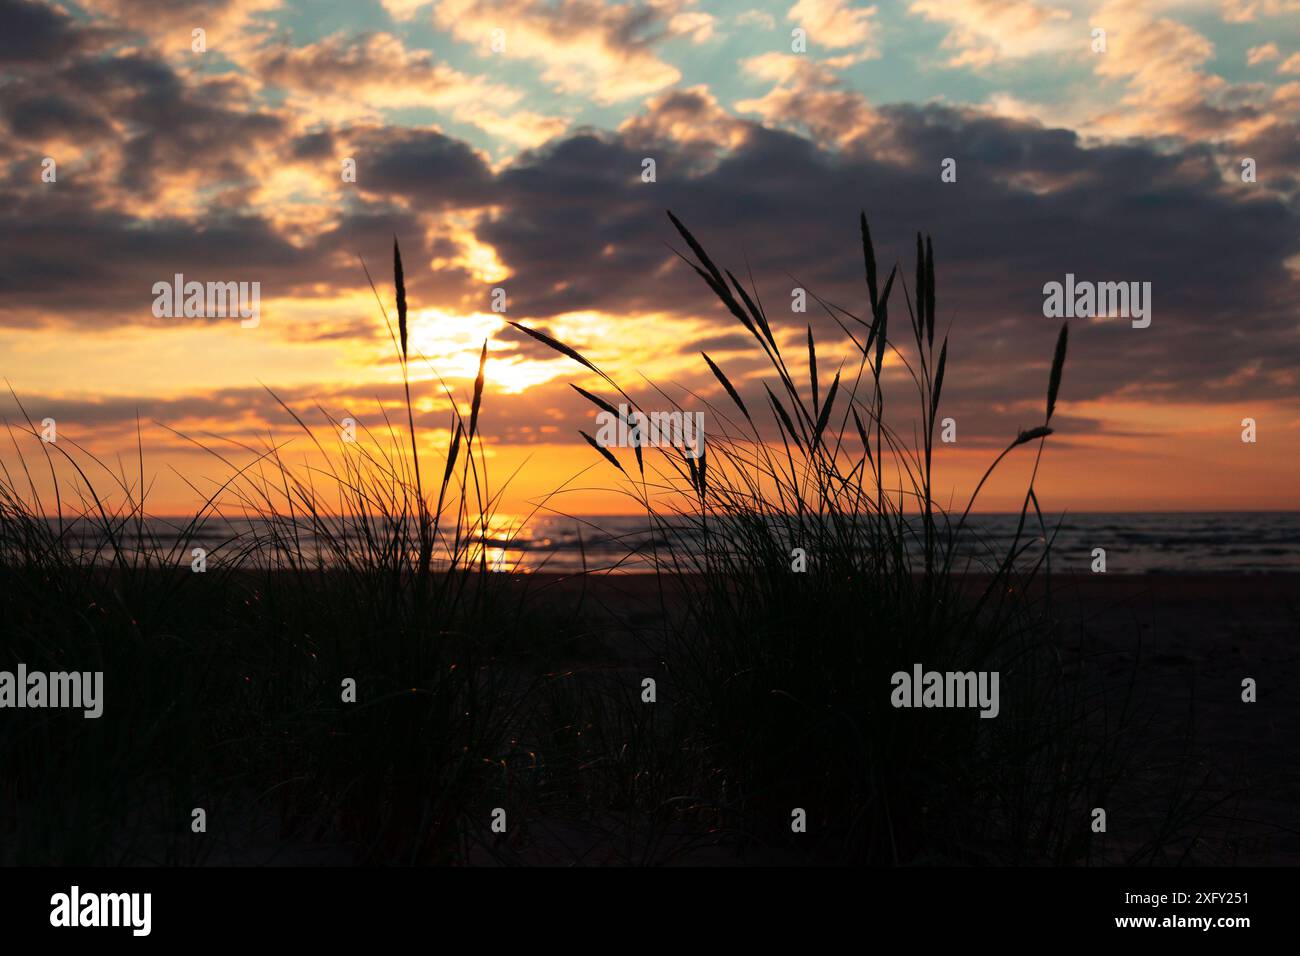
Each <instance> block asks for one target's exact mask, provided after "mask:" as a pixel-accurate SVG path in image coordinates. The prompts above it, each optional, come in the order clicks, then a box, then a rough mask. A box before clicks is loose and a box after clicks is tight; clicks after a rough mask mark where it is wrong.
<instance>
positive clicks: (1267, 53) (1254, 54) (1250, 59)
mask: <svg viewBox="0 0 1300 956" xmlns="http://www.w3.org/2000/svg"><path fill="white" fill-rule="evenodd" d="M1277 58H1278V49H1277V44H1276V43H1265V44H1262V45H1261V46H1253V47H1251V48H1250V49H1249V50H1247V51H1246V65H1247V66H1258V65H1259V64H1261V63H1267V62H1268V61H1269V60H1276V59H1277Z"/></svg>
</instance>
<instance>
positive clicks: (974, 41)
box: [908, 0, 1088, 69]
mask: <svg viewBox="0 0 1300 956" xmlns="http://www.w3.org/2000/svg"><path fill="white" fill-rule="evenodd" d="M908 10H909V11H910V12H911V13H913V14H916V15H919V16H922V17H925V19H927V20H930V21H932V22H935V23H946V24H948V26H949V30H948V35H947V36H946V37H945V38H944V41H943V46H944V48H945V49H949V50H953V51H955V52H954V53H953V55H952V56H951V57H950V58H949V59H948V66H951V67H971V68H975V69H981V68H984V67H988V66H991V65H992V64H994V63H997V62H1002V61H1006V60H1017V59H1023V58H1025V57H1030V56H1041V55H1044V54H1049V53H1060V52H1063V51H1067V50H1073V51H1076V52H1077V51H1082V50H1084V49H1086V40H1087V36H1088V31H1087V30H1086V29H1083V28H1082V27H1081V26H1080V25H1078V24H1077V23H1076V22H1075V21H1073V20H1072V19H1071V14H1070V11H1069V10H1067V9H1064V8H1062V7H1057V6H1051V5H1048V4H1044V3H1037V2H1034V0H915V2H914V3H912V5H911V6H910V7H909V8H908Z"/></svg>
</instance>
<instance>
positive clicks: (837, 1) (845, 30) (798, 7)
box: [785, 0, 877, 57]
mask: <svg viewBox="0 0 1300 956" xmlns="http://www.w3.org/2000/svg"><path fill="white" fill-rule="evenodd" d="M876 12H877V11H876V8H875V7H867V8H866V9H860V8H859V9H855V8H854V7H852V6H850V5H849V2H848V0H798V2H797V3H795V5H794V6H793V7H791V8H790V9H789V11H787V13H786V15H785V17H786V19H787V20H792V21H794V22H795V23H797V24H799V25H800V26H801V27H803V28H804V29H805V30H807V31H808V39H809V40H811V41H812V42H813V43H815V44H817V45H819V46H824V47H830V48H831V49H834V50H839V49H844V48H846V47H851V46H860V47H863V50H862V51H861V53H862V56H864V57H866V56H874V55H875V53H876V51H875V46H874V43H875V24H874V22H873V20H874V17H875V15H876Z"/></svg>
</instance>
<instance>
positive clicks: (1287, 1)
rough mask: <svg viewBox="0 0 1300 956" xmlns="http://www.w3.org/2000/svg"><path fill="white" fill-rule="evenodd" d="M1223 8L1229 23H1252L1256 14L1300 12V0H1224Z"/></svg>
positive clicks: (1264, 15) (1271, 15)
mask: <svg viewBox="0 0 1300 956" xmlns="http://www.w3.org/2000/svg"><path fill="white" fill-rule="evenodd" d="M1221 10H1222V12H1223V19H1224V21H1225V22H1227V23H1250V22H1252V21H1254V19H1255V17H1256V16H1261V17H1280V16H1283V15H1284V14H1291V13H1300V0H1223V2H1222V6H1221Z"/></svg>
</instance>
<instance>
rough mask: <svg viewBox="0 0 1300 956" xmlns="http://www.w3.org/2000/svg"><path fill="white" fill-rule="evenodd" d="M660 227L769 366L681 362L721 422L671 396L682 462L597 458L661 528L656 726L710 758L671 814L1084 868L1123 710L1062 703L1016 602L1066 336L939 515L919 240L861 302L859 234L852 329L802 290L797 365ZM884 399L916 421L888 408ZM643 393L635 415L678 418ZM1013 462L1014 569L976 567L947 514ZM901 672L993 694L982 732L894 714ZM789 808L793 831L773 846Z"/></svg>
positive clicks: (1045, 552)
mask: <svg viewBox="0 0 1300 956" xmlns="http://www.w3.org/2000/svg"><path fill="white" fill-rule="evenodd" d="M669 218H670V219H671V220H672V223H673V225H674V227H675V228H676V229H677V231H678V233H679V234H680V236H681V238H682V239H683V240H684V241H685V243H686V245H687V247H688V249H689V250H690V254H691V255H690V256H689V257H687V256H682V258H683V260H684V261H686V262H687V264H688V265H689V266H690V267H691V268H692V270H693V271H694V272H695V273H696V274H697V275H698V276H699V277H700V279H701V280H702V281H703V282H704V284H705V285H706V286H707V287H708V288H709V289H710V290H711V292H712V293H713V295H714V296H715V297H716V299H717V300H718V301H719V303H720V304H721V305H722V307H723V308H724V309H725V310H726V311H727V312H728V313H730V315H731V316H732V317H734V319H735V320H736V321H737V322H738V323H739V324H740V326H741V327H742V328H743V329H744V330H745V332H746V333H747V334H748V336H749V338H750V339H751V340H752V348H753V350H754V353H755V354H756V355H760V356H762V357H763V358H765V360H766V369H767V374H765V375H760V376H755V375H753V374H749V375H747V376H746V377H745V379H744V380H743V381H740V382H737V381H735V380H733V379H732V378H731V377H729V376H728V374H727V372H726V369H725V368H724V364H723V363H721V362H717V361H715V360H714V359H713V358H712V357H710V356H709V355H707V354H703V353H702V356H701V357H702V359H703V362H704V364H705V365H706V366H707V368H708V370H709V372H710V373H711V375H712V376H713V377H714V378H715V379H716V381H717V382H718V384H719V386H720V391H719V393H718V398H717V400H716V401H710V400H708V399H705V398H703V397H701V396H699V395H694V394H692V395H690V396H689V399H687V400H689V401H691V402H693V403H695V405H696V406H697V407H698V406H699V405H702V406H704V407H705V409H706V410H707V415H708V422H709V428H708V436H707V441H706V442H705V446H704V453H703V454H699V455H696V454H693V453H691V450H690V449H687V448H684V447H672V446H671V445H661V446H660V447H658V448H656V449H655V450H654V452H653V453H645V452H643V450H642V447H641V446H640V445H636V446H635V447H634V449H633V450H634V459H628V458H627V457H625V456H624V457H620V456H619V455H618V454H617V449H611V448H608V447H605V446H604V445H601V446H600V447H598V449H597V450H598V451H599V452H600V453H601V455H602V456H603V457H604V458H605V459H606V461H608V462H609V463H610V464H612V465H613V466H614V467H615V468H617V469H618V472H619V474H620V476H621V477H622V478H623V479H624V480H623V481H622V483H621V485H620V487H621V488H622V489H623V490H624V491H625V492H626V493H627V494H628V495H630V496H632V497H633V498H634V499H635V500H636V501H637V503H638V507H639V508H640V509H642V510H643V511H644V513H645V515H646V518H647V521H648V522H649V523H650V524H651V525H653V526H654V527H655V528H656V529H657V530H658V531H659V532H660V533H659V534H656V535H655V536H654V537H653V539H652V543H651V545H650V546H648V547H647V548H645V550H644V553H643V554H642V555H641V557H642V558H643V559H644V561H645V562H646V563H648V564H649V565H650V566H652V567H653V569H654V571H655V573H657V574H659V575H661V576H664V577H665V579H667V578H671V579H672V581H673V583H674V587H673V588H672V590H673V591H674V593H677V594H679V595H680V597H679V598H678V599H675V600H674V602H673V607H672V608H671V609H670V608H665V613H664V621H665V627H666V628H667V631H668V639H667V644H666V648H665V655H666V661H667V666H668V668H669V670H670V672H671V675H672V680H673V686H674V688H675V689H676V695H677V701H676V703H675V705H674V708H675V711H676V712H677V713H678V715H679V716H682V715H688V716H686V717H685V719H684V725H690V726H692V727H694V728H695V731H694V739H695V740H696V742H697V744H698V746H699V747H700V748H701V749H703V750H704V751H705V752H707V753H708V756H709V760H710V761H711V762H712V765H711V766H710V767H709V768H707V771H706V772H703V773H700V774H698V775H697V776H696V778H695V779H693V780H680V781H679V783H678V792H679V794H690V795H691V797H690V799H688V800H684V801H683V804H684V805H689V806H690V807H692V808H693V810H695V811H698V810H700V809H701V808H711V810H713V811H716V812H717V813H719V814H721V818H722V819H724V820H725V823H724V824H723V825H721V826H720V828H719V832H724V831H725V832H731V833H743V834H746V836H745V837H744V839H745V840H746V841H748V843H749V844H751V845H761V846H767V847H771V846H777V847H782V848H784V850H785V851H787V852H789V853H791V854H795V855H796V856H802V857H804V858H806V859H809V860H837V861H853V862H865V863H890V864H900V863H911V862H918V861H927V860H928V861H950V862H968V863H991V862H999V863H1075V862H1082V861H1089V860H1093V861H1096V860H1097V859H1098V858H1099V857H1098V853H1097V851H1096V849H1095V846H1096V844H1095V842H1094V841H1091V840H1090V839H1089V836H1090V833H1089V823H1090V817H1089V809H1090V808H1091V807H1095V806H1100V805H1106V801H1107V800H1108V799H1110V798H1111V796H1112V794H1113V790H1114V787H1115V784H1116V782H1117V781H1118V780H1119V779H1120V778H1121V776H1122V774H1123V773H1124V772H1125V770H1126V768H1127V763H1126V755H1131V748H1127V747H1126V746H1125V747H1122V746H1121V745H1120V744H1119V743H1118V742H1119V741H1121V740H1123V739H1124V732H1125V727H1124V721H1125V720H1126V719H1127V717H1128V716H1130V715H1128V714H1127V713H1126V712H1124V710H1123V708H1122V707H1117V706H1116V705H1115V704H1114V702H1112V703H1111V704H1110V705H1105V704H1103V702H1102V701H1101V700H1100V698H1099V697H1098V695H1097V694H1096V693H1094V692H1091V691H1087V690H1084V689H1083V682H1081V681H1079V680H1078V679H1077V678H1078V675H1077V673H1074V672H1073V671H1072V667H1071V665H1069V664H1067V663H1065V662H1064V659H1063V657H1062V654H1061V647H1060V645H1059V641H1060V635H1059V634H1058V633H1057V632H1056V630H1055V628H1054V625H1053V619H1052V617H1051V612H1050V607H1049V606H1048V605H1046V604H1045V602H1044V601H1043V600H1042V598H1041V597H1036V596H1035V595H1041V593H1042V592H1043V587H1042V584H1043V580H1044V579H1047V577H1048V575H1047V572H1048V570H1049V569H1050V566H1049V565H1048V561H1049V560H1050V542H1051V538H1052V532H1051V530H1050V529H1049V528H1048V527H1047V525H1046V523H1045V521H1044V518H1043V515H1042V513H1041V510H1040V507H1039V503H1038V498H1037V495H1036V493H1035V488H1034V481H1035V477H1036V475H1037V471H1038V462H1039V460H1040V459H1041V456H1042V454H1043V450H1044V447H1045V443H1046V440H1047V439H1048V438H1049V437H1050V436H1051V434H1052V433H1053V426H1052V419H1053V415H1054V413H1055V411H1056V406H1057V402H1058V399H1059V395H1060V388H1061V383H1062V378H1063V370H1064V367H1065V360H1066V354H1067V343H1068V328H1067V327H1066V326H1062V328H1061V329H1060V332H1059V335H1058V337H1057V344H1056V348H1055V351H1054V354H1053V358H1052V362H1051V366H1050V371H1049V372H1048V376H1047V382H1046V401H1045V408H1044V415H1043V419H1042V422H1041V424H1036V425H1032V426H1031V427H1028V428H1022V429H1020V430H1018V431H1017V433H1016V434H1015V435H1013V436H1009V438H1008V440H1007V443H1006V446H1005V448H1004V449H1003V450H1002V451H1001V453H1000V454H998V455H997V456H996V457H995V458H994V460H993V462H992V463H991V464H990V465H989V467H988V469H987V470H986V471H985V473H984V475H983V477H982V478H981V479H980V481H979V482H978V484H977V486H976V487H975V488H974V490H973V492H972V493H971V495H970V498H969V500H968V501H967V502H966V503H965V505H964V506H962V507H961V508H960V510H948V509H945V508H943V507H941V506H940V504H939V503H938V502H937V501H936V495H935V487H934V463H935V451H936V448H935V444H936V441H935V440H936V425H937V423H938V422H939V421H940V419H939V408H940V403H941V399H942V394H943V386H944V380H945V375H946V374H947V372H948V336H947V334H946V333H945V332H943V331H942V330H941V329H940V327H939V323H938V309H937V301H938V295H937V290H936V283H935V259H934V250H933V244H932V242H931V240H930V239H929V238H928V237H927V238H925V239H924V240H923V239H922V237H921V236H920V235H918V236H917V239H916V267H915V274H914V275H915V278H914V281H913V282H912V283H910V288H909V283H908V282H907V281H906V280H904V279H903V278H902V276H901V269H900V267H899V266H894V267H893V268H891V269H890V271H889V273H888V275H887V276H884V277H883V281H882V278H881V274H880V270H879V269H878V266H877V262H876V256H875V249H874V245H873V242H872V237H871V234H870V230H869V228H868V224H867V220H866V217H865V215H863V216H862V217H861V219H860V223H859V225H860V236H861V247H862V256H863V265H864V274H865V275H864V277H865V285H866V293H867V295H866V298H867V303H868V307H867V311H866V313H865V314H863V315H858V314H855V313H854V312H851V311H849V310H848V309H845V308H843V307H841V306H840V305H837V304H834V303H832V302H829V301H825V300H823V299H821V298H819V297H817V296H816V295H815V293H813V294H811V295H812V297H813V298H814V299H815V300H816V301H817V302H818V303H819V304H820V306H821V307H822V308H823V310H824V311H825V313H826V315H827V316H828V317H829V319H830V320H832V321H833V323H834V324H835V326H836V327H837V328H838V329H839V330H840V331H841V332H842V334H843V339H842V342H843V343H845V347H846V348H847V349H848V352H849V356H848V358H843V359H838V360H835V359H832V360H828V358H827V356H826V355H825V354H824V353H823V354H819V349H818V342H817V339H816V336H815V335H814V332H813V330H812V327H811V326H809V327H808V328H807V330H806V336H805V335H803V334H802V333H803V330H800V332H801V334H800V336H799V338H800V339H801V343H800V346H801V348H800V351H801V353H802V351H803V347H804V346H805V345H806V355H804V354H801V355H800V356H799V357H798V359H796V357H794V356H792V355H790V354H788V353H789V347H790V346H789V340H788V339H787V338H786V337H785V336H784V335H783V334H782V333H783V330H780V329H778V328H776V327H775V326H774V324H773V322H772V321H771V320H770V319H769V316H768V314H767V313H766V311H765V310H764V309H763V307H762V305H761V300H760V298H759V295H758V293H757V290H756V289H755V288H753V287H751V288H749V289H747V288H746V287H745V285H743V284H742V283H741V282H740V281H739V280H738V279H737V278H736V276H735V275H734V274H733V273H732V272H730V271H729V270H724V269H721V268H719V267H718V266H717V265H716V264H715V263H714V261H713V259H712V258H711V257H710V256H709V254H708V253H707V252H706V251H705V249H704V247H703V245H702V244H701V243H700V242H699V241H698V240H697V239H696V238H695V236H694V235H692V233H691V232H690V231H689V230H688V229H687V228H686V226H685V225H684V224H683V223H682V222H680V221H679V220H678V219H677V218H676V217H675V216H673V214H672V213H671V212H670V213H669ZM899 298H902V300H903V303H902V308H901V309H900V308H899V306H898V303H897V300H898V299H899ZM900 311H901V312H904V313H905V318H906V321H905V322H900V321H899V320H898V318H897V314H898V313H899V312H900ZM900 327H901V331H900ZM521 329H522V330H523V331H525V332H527V333H528V334H530V335H532V336H533V337H534V338H536V339H538V340H540V341H542V342H544V343H546V344H548V345H550V346H551V347H553V348H554V349H555V350H556V351H558V352H560V353H561V354H564V355H567V356H569V357H570V358H572V359H574V360H575V361H577V362H579V363H580V364H581V365H582V366H583V367H585V368H586V369H587V370H589V371H591V372H594V373H595V374H596V375H597V376H598V378H599V382H600V387H599V388H598V389H597V392H600V391H603V392H604V393H605V394H603V395H602V394H598V393H597V392H592V391H589V390H587V389H579V391H580V392H581V393H582V394H583V395H584V396H586V397H587V398H588V399H589V400H590V401H591V402H592V403H593V404H594V405H596V406H597V407H599V408H600V409H602V410H603V411H605V412H609V411H610V410H611V409H613V407H614V405H615V404H618V405H620V406H622V407H624V408H626V409H629V410H635V414H636V415H640V416H643V417H641V418H640V421H641V422H642V423H644V422H645V421H647V420H649V416H648V414H647V412H646V410H645V408H644V406H643V403H641V402H638V401H637V399H636V398H634V397H633V396H632V395H631V394H630V393H629V392H627V391H625V390H624V389H623V388H622V387H621V386H620V385H619V384H618V383H616V382H615V381H614V380H613V378H611V377H610V376H609V375H608V374H606V373H605V372H604V371H603V370H601V369H600V367H599V366H598V365H597V364H596V363H595V362H593V361H592V360H591V359H590V357H588V356H584V355H582V354H580V353H579V352H577V350H575V349H573V348H572V347H571V346H568V345H566V344H564V343H561V342H558V341H555V340H553V339H552V338H550V337H549V336H547V335H545V334H544V333H540V332H538V331H536V330H532V329H528V328H524V327H522V326H521ZM801 364H803V365H804V367H805V368H806V378H804V377H803V376H801V375H800V374H799V366H800V365H801ZM832 369H833V372H832V371H831V370H832ZM900 382H901V387H902V388H904V389H906V388H908V387H909V386H910V390H911V391H912V400H911V401H910V402H907V401H906V400H904V402H903V403H902V404H901V405H898V404H897V402H898V392H899V390H900ZM654 391H655V394H654V401H656V402H659V403H668V404H670V405H671V406H672V407H673V408H674V409H675V410H679V411H680V410H682V403H681V402H680V401H677V400H674V399H673V398H672V397H671V396H669V395H668V393H667V392H666V391H665V390H663V389H659V388H655V390H654ZM660 407H662V406H660ZM900 408H901V409H902V412H903V413H902V414H900V413H899V411H898V409H900ZM909 409H910V412H911V414H910V415H909V414H908V413H907V412H908V410H909ZM626 414H627V416H628V417H629V418H632V419H633V420H632V421H631V422H629V423H628V424H630V425H631V426H633V427H635V426H636V425H637V421H636V420H635V418H634V413H633V412H632V411H629V412H627V413H626ZM584 437H586V436H585V435H584ZM588 441H589V442H591V439H588ZM591 443H592V444H596V443H595V442H591ZM1022 446H1023V450H1024V451H1026V452H1030V453H1033V454H1034V456H1035V458H1034V465H1033V472H1032V474H1031V476H1030V478H1029V481H1028V485H1027V487H1026V488H1025V490H1024V498H1023V506H1022V507H1021V509H1020V519H1019V526H1018V529H1017V532H1016V535H1015V538H1014V541H1013V543H1012V544H1011V546H1010V548H1009V549H1007V550H1005V551H1003V550H995V549H994V547H993V546H992V545H991V544H986V543H983V542H981V541H980V540H979V539H978V538H977V537H976V536H974V535H972V533H971V532H970V530H969V528H968V527H967V519H968V517H969V515H970V513H971V511H972V509H974V508H975V506H976V504H977V501H978V498H979V495H980V494H981V491H982V490H983V488H984V487H985V484H986V482H987V481H988V479H989V478H990V476H991V475H992V474H993V473H994V471H995V470H996V469H997V468H998V466H999V465H1000V464H1001V463H1002V462H1003V461H1004V460H1005V459H1006V458H1007V457H1008V456H1009V455H1011V454H1013V453H1014V452H1016V451H1017V450H1018V449H1022ZM917 665H920V666H923V667H924V670H925V671H938V672H941V673H948V672H955V673H962V674H968V673H969V674H972V675H973V674H977V673H979V674H986V675H987V674H996V675H997V678H998V680H999V682H1000V683H999V686H1000V691H1001V693H1000V704H999V706H998V708H997V709H996V714H988V715H986V716H988V717H991V718H992V719H982V718H981V717H980V714H979V712H977V711H976V710H973V709H963V708H954V707H937V708H934V709H929V708H923V709H912V708H910V707H909V708H902V707H899V706H896V704H895V702H894V700H893V698H892V695H891V688H892V687H893V686H894V683H893V678H894V675H896V674H899V673H906V674H909V675H910V674H911V673H913V669H914V667H915V666H917ZM1103 724H1104V725H1105V727H1106V731H1105V733H1097V732H1096V731H1097V728H1098V727H1100V726H1102V725H1103ZM673 744H674V741H672V740H671V738H669V740H668V743H667V745H668V746H672V745H673ZM796 809H801V810H803V811H804V813H805V814H806V817H807V820H808V823H807V830H806V833H807V835H806V836H799V835H796V834H795V833H794V832H793V829H792V826H791V819H792V813H793V812H794V811H795V810H796Z"/></svg>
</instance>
